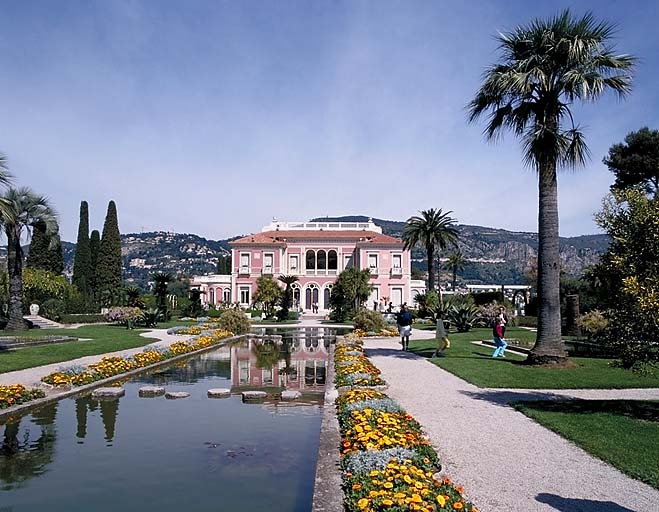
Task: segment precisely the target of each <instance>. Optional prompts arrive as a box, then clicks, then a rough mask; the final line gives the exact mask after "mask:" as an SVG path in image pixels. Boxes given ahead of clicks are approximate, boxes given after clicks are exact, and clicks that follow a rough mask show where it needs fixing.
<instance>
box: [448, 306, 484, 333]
mask: <svg viewBox="0 0 659 512" xmlns="http://www.w3.org/2000/svg"><path fill="white" fill-rule="evenodd" d="M448 315H449V320H450V322H451V324H453V325H454V326H455V329H456V330H457V331H458V332H469V331H470V330H471V328H472V327H473V326H474V323H475V322H476V319H477V318H478V308H477V307H476V306H474V305H473V304H469V303H466V302H465V303H463V304H459V305H457V306H452V307H451V308H450V309H449V313H448Z"/></svg>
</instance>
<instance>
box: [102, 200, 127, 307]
mask: <svg viewBox="0 0 659 512" xmlns="http://www.w3.org/2000/svg"><path fill="white" fill-rule="evenodd" d="M96 269H97V270H96V276H97V279H98V292H99V294H100V295H101V296H102V299H103V301H104V302H105V303H108V304H113V303H115V302H117V301H118V300H119V293H120V291H121V284H122V272H121V238H120V236H119V223H118V221H117V207H116V205H115V204H114V201H110V203H109V204H108V212H107V214H106V216H105V224H103V235H102V236H101V246H100V250H99V253H98V262H97V264H96Z"/></svg>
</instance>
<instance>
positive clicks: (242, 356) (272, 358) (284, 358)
mask: <svg viewBox="0 0 659 512" xmlns="http://www.w3.org/2000/svg"><path fill="white" fill-rule="evenodd" d="M329 343H330V338H329V336H326V335H325V330H324V329H323V328H316V327H308V328H301V329H296V330H295V332H294V333H293V332H291V333H289V334H285V335H284V336H283V337H282V336H280V335H275V336H265V337H263V338H260V337H259V338H257V337H255V338H250V339H249V340H248V341H247V343H245V344H240V345H236V346H233V347H232V348H231V383H232V386H234V387H240V388H246V387H285V388H286V389H290V390H299V391H304V392H324V390H325V380H326V374H327V360H328V347H329Z"/></svg>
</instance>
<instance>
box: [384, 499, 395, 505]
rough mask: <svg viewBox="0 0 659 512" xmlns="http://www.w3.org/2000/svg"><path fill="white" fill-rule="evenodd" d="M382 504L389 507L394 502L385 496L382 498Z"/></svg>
mask: <svg viewBox="0 0 659 512" xmlns="http://www.w3.org/2000/svg"><path fill="white" fill-rule="evenodd" d="M382 504H383V505H384V506H386V507H390V506H391V505H393V504H394V502H393V501H391V500H390V499H389V498H386V499H384V500H382Z"/></svg>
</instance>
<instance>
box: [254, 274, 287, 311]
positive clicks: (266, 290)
mask: <svg viewBox="0 0 659 512" xmlns="http://www.w3.org/2000/svg"><path fill="white" fill-rule="evenodd" d="M283 293H284V292H283V290H282V289H281V288H280V287H279V285H278V284H277V282H276V281H275V280H274V279H273V278H272V276H269V275H266V276H261V277H259V278H258V279H257V280H256V292H255V293H254V297H253V299H252V302H253V303H254V305H259V306H262V307H263V311H265V315H266V317H268V318H272V317H273V316H274V314H275V307H276V306H277V304H278V303H279V302H280V301H281V297H282V295H283Z"/></svg>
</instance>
